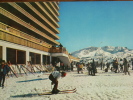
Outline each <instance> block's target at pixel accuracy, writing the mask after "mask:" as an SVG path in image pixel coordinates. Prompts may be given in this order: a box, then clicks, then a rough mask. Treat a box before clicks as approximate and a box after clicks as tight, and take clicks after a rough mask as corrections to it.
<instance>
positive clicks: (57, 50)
mask: <svg viewBox="0 0 133 100" xmlns="http://www.w3.org/2000/svg"><path fill="white" fill-rule="evenodd" d="M50 53H65V54H67V55H68V54H69V53H68V51H67V50H66V48H64V47H52V48H51V49H50Z"/></svg>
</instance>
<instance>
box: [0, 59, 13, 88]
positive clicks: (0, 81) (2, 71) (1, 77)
mask: <svg viewBox="0 0 133 100" xmlns="http://www.w3.org/2000/svg"><path fill="white" fill-rule="evenodd" d="M10 70H11V69H10V67H9V66H8V65H7V64H6V63H5V60H1V61H0V87H4V82H5V77H6V74H8V72H9V71H10Z"/></svg>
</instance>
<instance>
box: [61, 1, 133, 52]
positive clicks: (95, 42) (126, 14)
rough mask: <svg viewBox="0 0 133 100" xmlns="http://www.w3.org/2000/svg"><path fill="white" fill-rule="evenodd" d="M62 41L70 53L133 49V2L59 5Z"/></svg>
mask: <svg viewBox="0 0 133 100" xmlns="http://www.w3.org/2000/svg"><path fill="white" fill-rule="evenodd" d="M59 7H60V10H59V12H60V16H59V19H60V22H59V25H60V28H59V30H60V34H59V37H60V40H59V42H61V43H62V45H63V46H64V47H66V49H67V50H68V52H70V53H71V52H73V51H76V50H80V49H83V48H87V47H90V46H95V47H102V46H122V47H128V48H129V49H133V1H84V2H83V1H79V2H77V1H76V2H60V4H59Z"/></svg>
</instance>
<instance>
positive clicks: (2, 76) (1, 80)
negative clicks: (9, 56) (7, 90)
mask: <svg viewBox="0 0 133 100" xmlns="http://www.w3.org/2000/svg"><path fill="white" fill-rule="evenodd" d="M4 82H5V74H3V72H1V73H0V86H1V85H2V86H4Z"/></svg>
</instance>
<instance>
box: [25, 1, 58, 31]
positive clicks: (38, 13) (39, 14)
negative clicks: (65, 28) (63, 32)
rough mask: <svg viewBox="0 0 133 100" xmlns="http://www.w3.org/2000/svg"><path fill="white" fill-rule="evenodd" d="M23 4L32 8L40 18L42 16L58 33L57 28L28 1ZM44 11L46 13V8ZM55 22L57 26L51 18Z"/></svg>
mask: <svg viewBox="0 0 133 100" xmlns="http://www.w3.org/2000/svg"><path fill="white" fill-rule="evenodd" d="M35 3H36V4H37V5H38V6H39V7H41V5H40V3H39V2H35ZM24 4H25V5H27V6H28V7H29V8H30V9H31V10H33V11H34V12H35V13H36V14H37V15H38V16H39V17H40V18H42V19H43V20H44V21H45V22H46V23H48V24H49V25H50V26H51V28H53V29H54V30H55V31H56V33H59V30H57V28H56V27H55V26H54V25H53V24H51V22H50V21H49V20H47V19H46V18H45V17H44V16H43V15H42V14H41V13H40V12H38V11H37V10H36V9H35V8H34V7H33V6H32V5H31V4H30V3H29V2H25V3H24ZM44 13H46V10H44ZM48 16H50V15H48ZM52 21H53V22H54V23H55V24H56V26H58V27H59V25H58V24H57V22H55V21H54V20H52Z"/></svg>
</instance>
